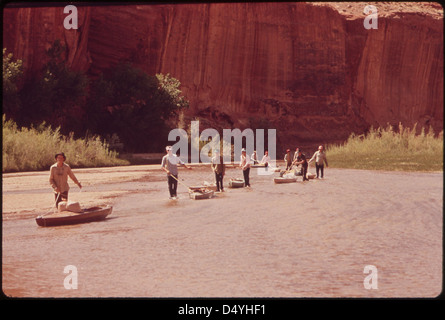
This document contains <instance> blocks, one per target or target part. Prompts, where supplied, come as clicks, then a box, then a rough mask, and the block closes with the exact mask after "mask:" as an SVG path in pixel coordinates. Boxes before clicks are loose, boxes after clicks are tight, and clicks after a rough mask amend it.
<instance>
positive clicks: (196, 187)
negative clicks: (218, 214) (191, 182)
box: [189, 182, 216, 191]
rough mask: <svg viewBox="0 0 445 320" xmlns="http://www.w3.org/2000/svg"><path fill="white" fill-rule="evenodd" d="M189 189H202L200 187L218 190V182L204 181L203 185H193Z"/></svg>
mask: <svg viewBox="0 0 445 320" xmlns="http://www.w3.org/2000/svg"><path fill="white" fill-rule="evenodd" d="M189 189H192V190H193V191H195V190H200V189H207V190H213V191H216V184H214V183H213V184H211V183H208V184H206V183H205V182H204V184H202V185H199V186H192V187H189Z"/></svg>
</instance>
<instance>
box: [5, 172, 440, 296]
mask: <svg viewBox="0 0 445 320" xmlns="http://www.w3.org/2000/svg"><path fill="white" fill-rule="evenodd" d="M199 174H200V171H199V170H192V171H190V172H189V171H182V172H181V177H182V178H183V179H184V183H190V184H196V183H199V181H196V176H197V175H198V176H199ZM203 174H204V173H201V176H202V175H203ZM240 174H241V173H240V171H239V170H235V169H229V170H228V175H227V176H229V175H231V176H236V175H240ZM162 177H163V175H162V174H158V175H157V176H156V179H153V180H150V179H144V180H143V181H134V182H125V183H122V184H119V183H117V182H116V183H114V184H108V185H106V186H100V185H98V186H97V187H96V188H97V189H98V191H104V190H107V191H110V192H112V191H115V190H116V189H119V188H120V189H123V190H126V191H127V192H126V193H124V194H121V195H119V196H117V197H114V198H112V199H110V201H112V204H113V205H114V209H113V213H112V215H111V216H109V218H108V219H106V220H105V221H102V222H93V223H88V224H80V225H73V226H62V227H52V228H42V227H38V226H37V225H36V223H35V221H34V219H33V218H31V217H30V216H29V213H27V214H24V215H23V216H21V214H20V213H17V215H18V216H17V217H15V219H6V220H4V221H3V243H2V245H3V291H4V292H5V293H6V294H8V295H11V296H20V297H22V296H24V297H75V296H82V297H182V296H187V297H214V296H217V297H240V296H241V297H249V296H251V297H345V296H346V297H410V296H416V297H418V296H428V297H431V296H436V295H437V294H439V293H440V291H441V283H442V278H441V274H442V191H443V186H442V177H443V175H442V174H441V173H440V174H438V173H432V174H418V173H410V174H407V173H384V172H368V171H360V170H335V169H330V170H327V172H326V179H325V180H324V181H309V182H305V183H304V184H303V183H302V182H301V180H300V181H299V182H297V183H294V184H282V185H274V184H273V182H272V177H271V176H257V175H255V174H254V172H252V174H251V184H252V189H251V190H247V189H228V188H226V191H227V192H225V193H220V194H216V196H215V197H214V198H213V199H210V200H198V201H196V200H190V199H189V198H188V194H187V191H186V189H185V187H184V186H178V191H179V193H178V194H179V198H180V199H179V200H169V199H168V191H167V183H166V181H164V180H163V179H160V178H162ZM194 179H195V180H194ZM101 188H102V190H101ZM4 196H5V194H4ZM6 196H7V195H6ZM30 207H32V204H30ZM36 215H37V213H35V216H36ZM67 265H74V266H76V268H77V270H78V289H76V290H67V289H65V288H64V285H63V281H64V279H65V277H66V276H67V274H64V273H63V270H64V267H65V266H67ZM366 265H375V266H376V267H377V269H378V281H379V283H378V290H366V289H364V286H363V281H364V278H365V277H366V274H364V273H363V269H364V267H365V266H366Z"/></svg>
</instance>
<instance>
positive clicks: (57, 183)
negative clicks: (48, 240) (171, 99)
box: [49, 146, 328, 206]
mask: <svg viewBox="0 0 445 320" xmlns="http://www.w3.org/2000/svg"><path fill="white" fill-rule="evenodd" d="M165 150H166V155H165V156H164V157H163V158H162V162H161V167H162V170H164V171H165V172H166V173H167V182H168V190H169V193H170V199H177V189H178V181H179V180H178V165H180V166H184V167H185V168H187V169H192V167H190V166H188V165H187V164H185V163H184V162H183V161H182V160H181V158H179V157H178V156H177V155H176V154H174V153H173V151H172V150H173V148H172V147H171V146H167V147H166V149H165ZM55 160H56V163H55V164H54V165H52V166H51V168H50V178H49V182H50V185H51V187H52V188H53V190H54V194H55V201H56V206H57V204H58V203H59V202H60V201H68V191H69V185H68V177H70V178H71V180H73V181H74V183H76V184H77V185H78V186H79V188H82V185H81V183H80V182H79V181H78V180H77V178H76V176H75V175H74V173H73V172H72V170H71V167H70V166H69V165H68V164H66V163H65V160H66V156H65V154H63V153H58V154H56V155H55ZM284 161H285V163H286V171H290V170H291V169H292V167H293V166H294V165H297V166H298V165H301V166H302V175H303V181H305V180H308V178H307V168H308V165H309V163H311V162H312V161H315V169H316V173H317V178H319V176H320V177H321V178H323V170H324V164H325V163H326V167H327V166H328V162H327V158H326V153H325V152H324V151H323V146H319V147H318V150H317V151H316V152H315V153H314V155H313V156H312V158H311V159H310V160H309V161H308V160H307V159H306V157H305V155H304V154H303V153H302V152H301V150H300V149H299V148H297V149H296V150H295V153H294V155H293V157H292V155H291V150H290V149H287V150H286V155H285V156H284ZM270 162H271V159H270V157H269V153H268V151H265V153H264V156H263V158H262V160H261V161H258V158H257V153H256V151H254V152H253V154H252V155H251V156H249V155H248V154H247V153H246V149H244V148H243V149H242V150H241V157H240V162H239V168H241V169H242V171H243V177H244V186H245V187H250V168H251V166H252V165H264V167H266V168H267V167H268V166H269V164H270ZM211 168H212V171H213V172H214V174H215V181H216V191H217V192H224V184H223V179H224V175H225V170H226V166H225V164H224V160H223V156H222V155H221V154H220V153H219V151H215V154H214V156H213V158H212V159H211ZM319 174H321V175H319Z"/></svg>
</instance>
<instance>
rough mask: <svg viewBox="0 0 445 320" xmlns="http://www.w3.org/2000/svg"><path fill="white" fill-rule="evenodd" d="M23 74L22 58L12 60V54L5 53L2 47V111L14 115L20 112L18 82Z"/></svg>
mask: <svg viewBox="0 0 445 320" xmlns="http://www.w3.org/2000/svg"><path fill="white" fill-rule="evenodd" d="M22 76H23V62H22V60H15V61H14V60H13V54H12V53H9V54H6V48H3V112H4V113H5V114H7V115H8V116H15V115H16V114H18V113H19V112H20V100H19V98H18V82H19V81H20V79H21V78H22Z"/></svg>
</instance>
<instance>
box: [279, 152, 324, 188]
mask: <svg viewBox="0 0 445 320" xmlns="http://www.w3.org/2000/svg"><path fill="white" fill-rule="evenodd" d="M313 161H315V171H316V174H317V177H316V178H317V179H319V178H320V177H321V178H323V173H324V164H325V163H326V167H328V159H327V158H326V153H325V152H324V148H323V146H319V147H318V150H317V151H316V152H315V153H314V155H313V156H312V158H311V159H310V160H309V161H308V160H307V159H306V156H305V155H304V154H303V153H302V152H301V150H300V148H296V149H295V153H294V155H293V156H292V154H291V150H290V149H287V150H286V155H285V156H284V162H285V163H286V171H290V170H291V169H292V168H293V166H295V165H297V166H299V165H301V169H302V170H301V174H302V176H303V181H306V180H309V179H308V178H307V169H308V167H309V163H311V162H313Z"/></svg>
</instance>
